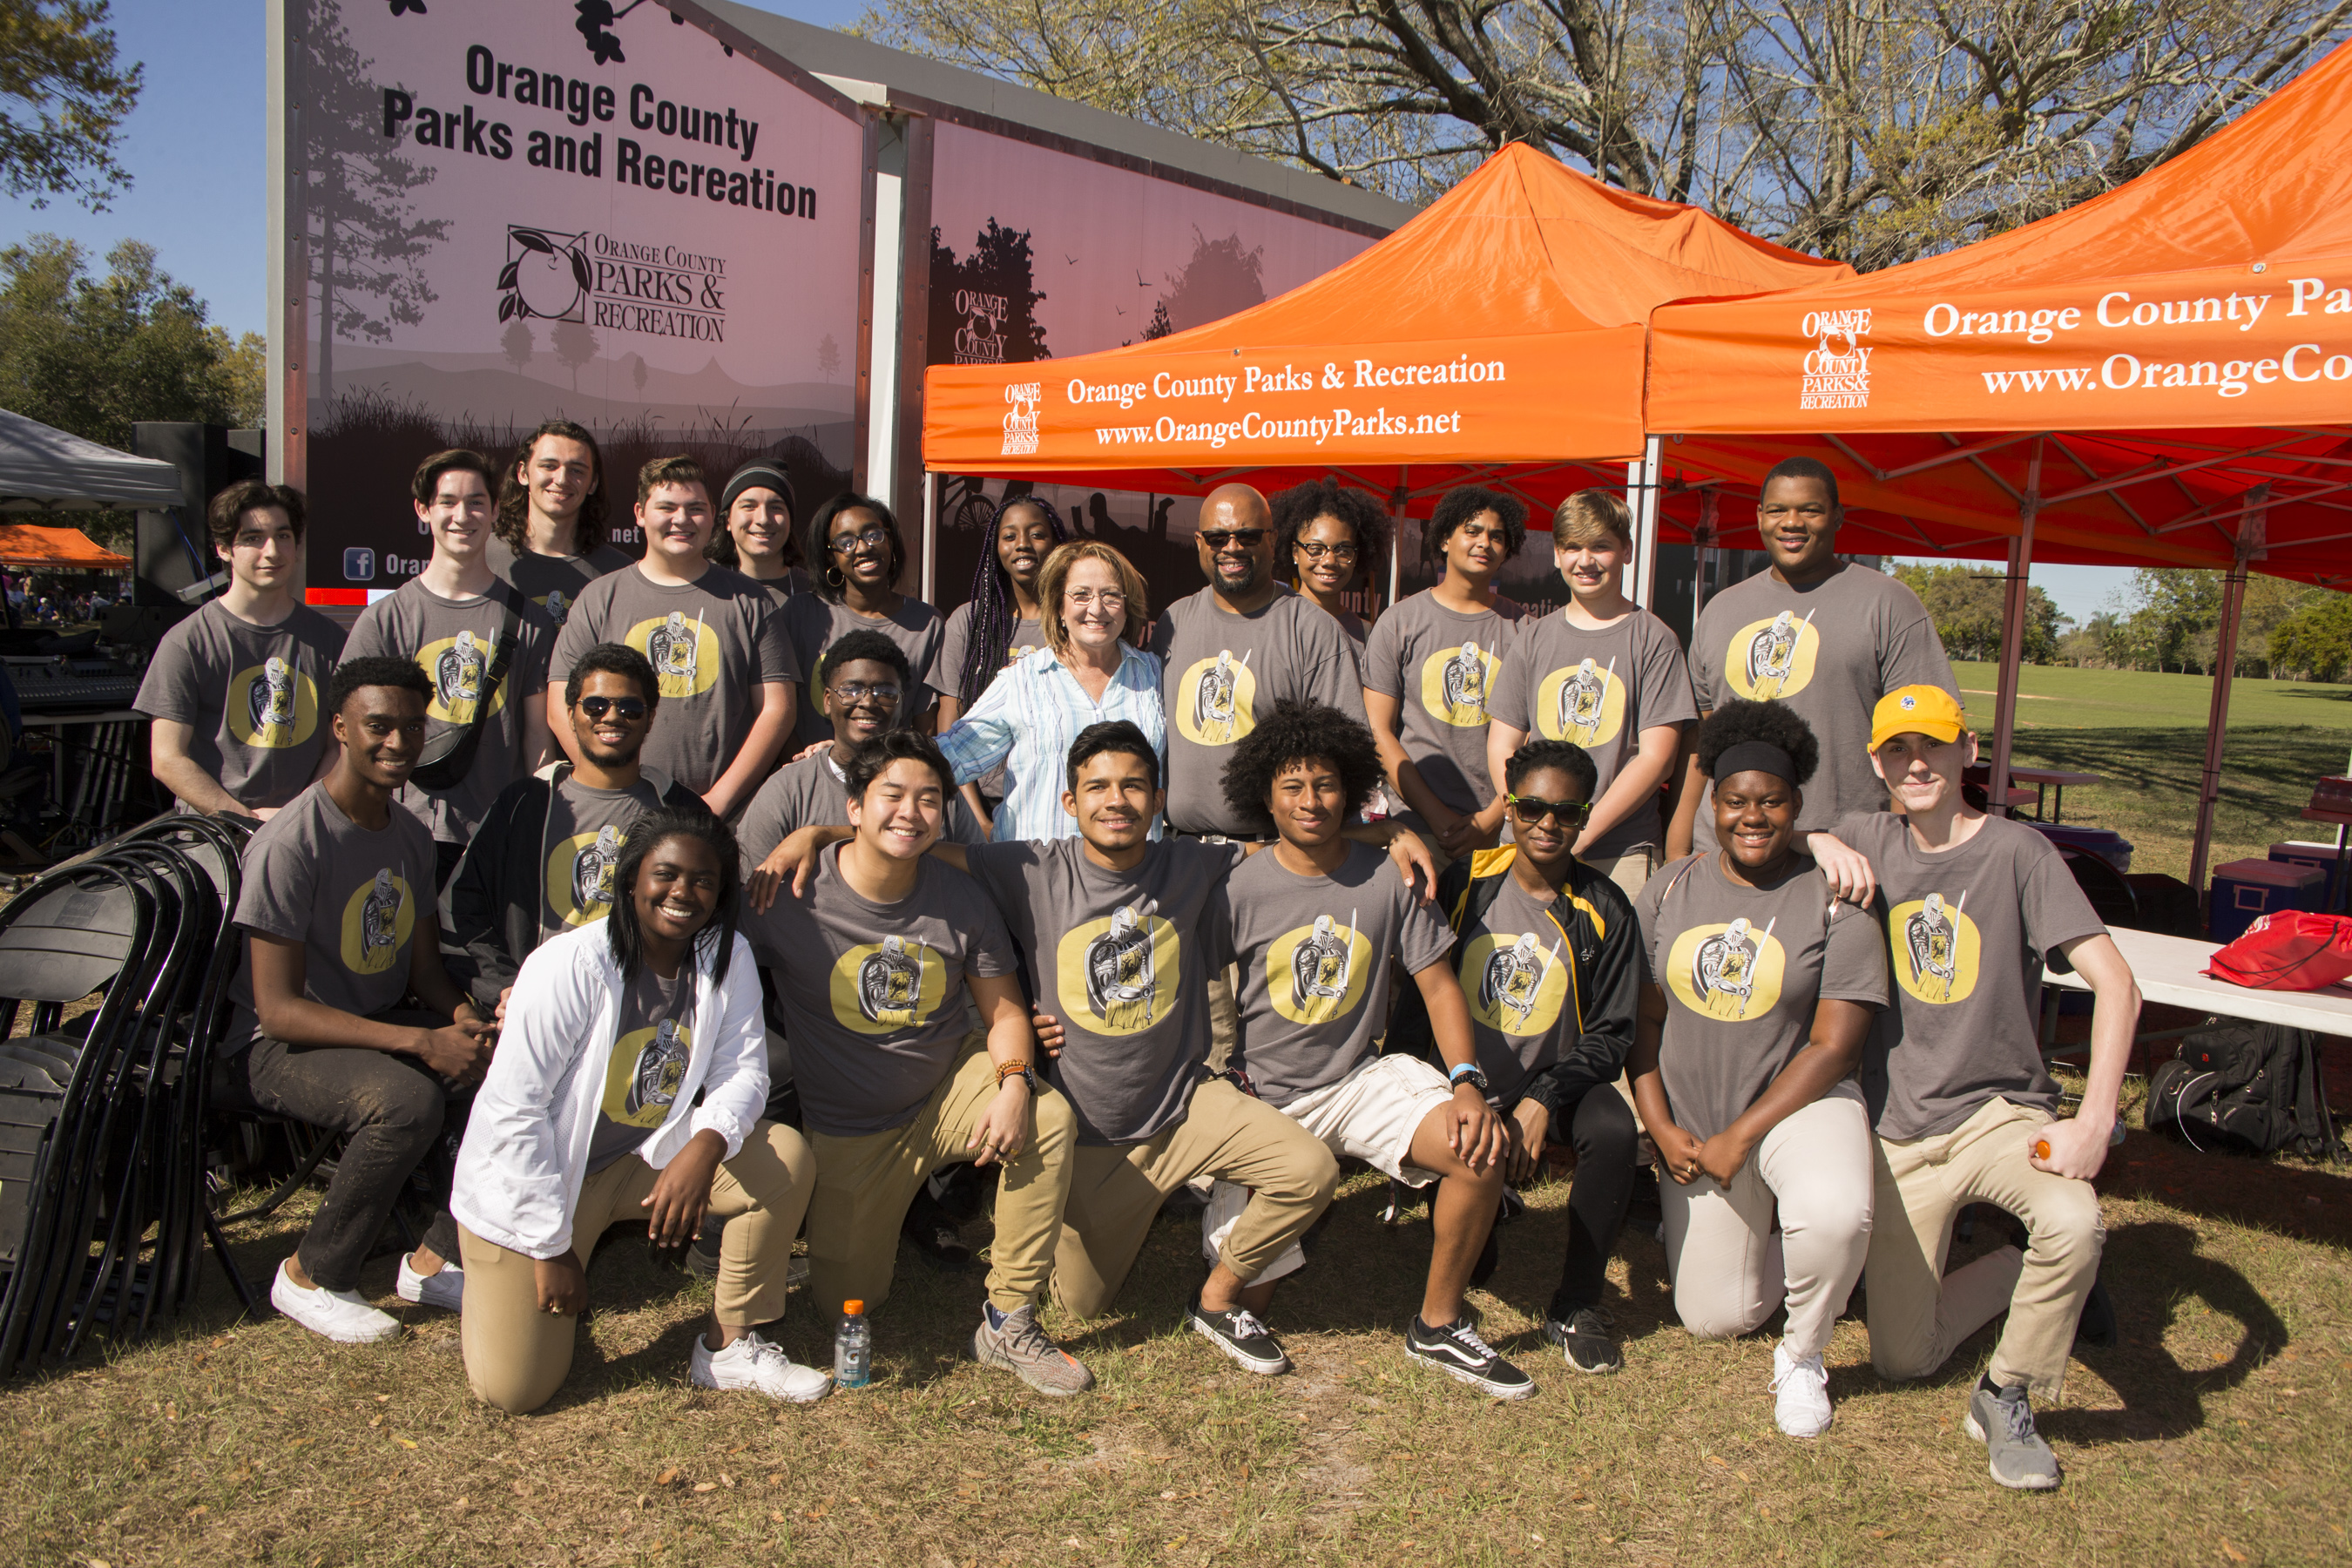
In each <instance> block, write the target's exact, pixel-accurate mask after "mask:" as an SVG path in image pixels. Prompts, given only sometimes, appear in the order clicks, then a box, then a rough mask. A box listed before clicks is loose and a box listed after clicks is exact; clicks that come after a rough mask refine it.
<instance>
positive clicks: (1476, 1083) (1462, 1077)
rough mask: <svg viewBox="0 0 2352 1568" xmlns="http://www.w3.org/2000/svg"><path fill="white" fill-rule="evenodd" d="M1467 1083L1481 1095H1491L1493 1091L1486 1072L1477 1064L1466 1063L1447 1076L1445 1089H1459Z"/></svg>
mask: <svg viewBox="0 0 2352 1568" xmlns="http://www.w3.org/2000/svg"><path fill="white" fill-rule="evenodd" d="M1465 1083H1466V1084H1468V1085H1469V1086H1470V1087H1471V1088H1472V1089H1476V1090H1477V1091H1478V1092H1479V1093H1480V1094H1486V1093H1489V1092H1491V1091H1492V1089H1493V1086H1492V1085H1491V1084H1489V1083H1488V1082H1487V1081H1486V1072H1485V1071H1484V1070H1483V1069H1481V1068H1480V1067H1479V1066H1478V1064H1477V1063H1476V1062H1464V1063H1463V1064H1462V1065H1461V1066H1460V1067H1457V1068H1454V1070H1453V1071H1452V1072H1450V1073H1447V1074H1446V1075H1445V1087H1446V1088H1448V1089H1459V1088H1461V1087H1462V1086H1463V1085H1464V1084H1465Z"/></svg>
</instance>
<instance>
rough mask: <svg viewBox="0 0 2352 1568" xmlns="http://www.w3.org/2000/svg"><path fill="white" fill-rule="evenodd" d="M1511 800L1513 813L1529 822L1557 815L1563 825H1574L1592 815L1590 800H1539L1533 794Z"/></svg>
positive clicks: (1523, 820)
mask: <svg viewBox="0 0 2352 1568" xmlns="http://www.w3.org/2000/svg"><path fill="white" fill-rule="evenodd" d="M1510 802H1511V814H1512V815H1513V816H1517V818H1518V819H1519V820H1520V821H1521V822H1527V823H1536V822H1541V821H1542V820H1543V819H1544V818H1545V817H1547V816H1556V817H1558V818H1559V820H1560V822H1561V824H1562V825H1563V826H1569V827H1573V826H1576V825H1577V824H1578V823H1580V822H1582V821H1583V820H1584V819H1585V818H1586V817H1588V816H1591V815H1592V803H1591V801H1589V800H1538V799H1537V798H1536V797H1535V796H1534V795H1512V796H1511V797H1510Z"/></svg>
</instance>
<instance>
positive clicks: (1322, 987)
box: [1265, 910, 1373, 1024]
mask: <svg viewBox="0 0 2352 1568" xmlns="http://www.w3.org/2000/svg"><path fill="white" fill-rule="evenodd" d="M1372 968H1373V964H1372V944H1371V943H1370V942H1367V941H1365V940H1364V937H1363V933H1362V932H1361V931H1359V930H1357V927H1356V911H1355V910H1349V911H1348V912H1347V913H1346V914H1344V915H1329V914H1324V915H1317V916H1316V917H1315V923H1314V924H1312V925H1303V926H1300V927H1299V928H1298V929H1297V930H1296V931H1285V932H1283V934H1282V935H1280V936H1278V937H1276V938H1275V939H1274V941H1273V942H1272V943H1271V944H1269V945H1268V946H1267V948H1266V950H1265V993H1266V995H1267V997H1268V998H1269V999H1270V1000H1271V1001H1272V1002H1273V1003H1274V1010H1275V1011H1276V1012H1277V1013H1279V1014H1281V1015H1282V1016H1284V1017H1286V1018H1287V1019H1289V1020H1290V1021H1291V1022H1292V1023H1294V1024H1328V1023H1329V1022H1331V1021H1332V1020H1333V1019H1335V1018H1344V1017H1346V1016H1348V1015H1349V1014H1350V1013H1353V1012H1354V1011H1355V1010H1356V1008H1357V1007H1358V1005H1360V1004H1361V1003H1362V1002H1363V1000H1364V987H1365V985H1366V984H1368V983H1369V982H1370V979H1371V974H1372Z"/></svg>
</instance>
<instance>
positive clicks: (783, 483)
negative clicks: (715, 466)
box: [719, 458, 801, 528]
mask: <svg viewBox="0 0 2352 1568" xmlns="http://www.w3.org/2000/svg"><path fill="white" fill-rule="evenodd" d="M745 490H773V491H775V492H776V493H777V494H778V495H780V496H782V497H783V498H784V508H785V510H788V511H790V512H791V513H792V514H793V521H794V522H798V521H800V516H801V507H800V502H799V501H798V500H795V499H794V498H793V481H792V479H790V478H789V477H787V476H786V474H785V473H784V470H783V468H782V467H781V466H779V465H777V464H775V463H772V462H770V461H769V460H768V459H767V458H752V459H751V461H750V462H748V463H746V464H744V465H743V466H742V467H741V468H738V469H736V470H735V471H734V472H733V473H732V474H730V475H729V476H728V479H727V489H726V491H725V493H723V494H722V495H720V496H719V526H720V527H722V528H723V527H725V526H726V523H727V514H728V513H729V512H730V511H733V510H735V498H736V497H737V496H740V495H741V494H742V493H743V492H744V491H745Z"/></svg>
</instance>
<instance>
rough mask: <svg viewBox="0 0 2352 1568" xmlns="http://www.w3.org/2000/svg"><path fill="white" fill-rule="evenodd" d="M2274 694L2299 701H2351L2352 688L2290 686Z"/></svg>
mask: <svg viewBox="0 0 2352 1568" xmlns="http://www.w3.org/2000/svg"><path fill="white" fill-rule="evenodd" d="M2274 695H2276V696H2280V697H2285V698H2291V699H2293V700H2296V701H2301V702H2352V690H2347V689H2343V688H2341V687H2338V688H2335V689H2329V688H2327V687H2312V688H2309V689H2304V688H2301V687H2294V686H2290V687H2288V688H2286V689H2284V690H2282V691H2279V692H2276V693H2274Z"/></svg>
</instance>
